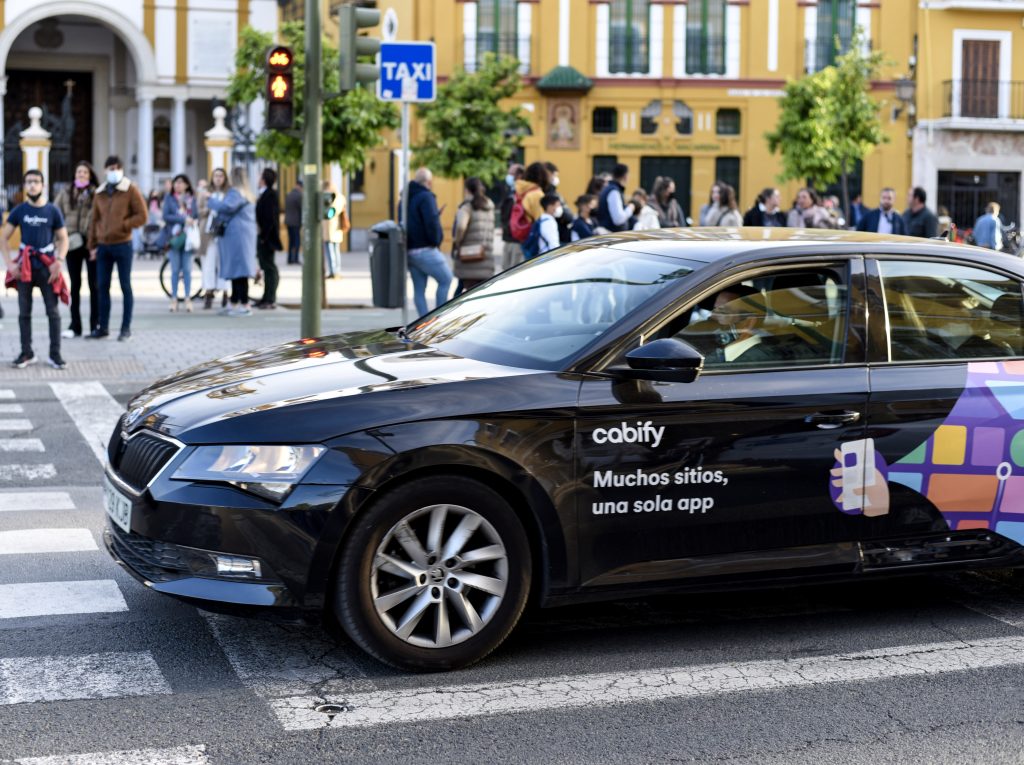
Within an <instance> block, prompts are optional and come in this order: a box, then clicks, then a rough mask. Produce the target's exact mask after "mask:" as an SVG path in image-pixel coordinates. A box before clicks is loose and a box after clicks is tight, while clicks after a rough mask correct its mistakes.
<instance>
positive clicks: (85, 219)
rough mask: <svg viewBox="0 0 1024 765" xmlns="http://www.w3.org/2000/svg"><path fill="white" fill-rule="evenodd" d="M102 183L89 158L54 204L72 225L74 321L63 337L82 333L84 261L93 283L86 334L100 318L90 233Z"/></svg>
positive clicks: (70, 269)
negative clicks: (89, 239) (96, 196)
mask: <svg viewBox="0 0 1024 765" xmlns="http://www.w3.org/2000/svg"><path fill="white" fill-rule="evenodd" d="M99 185H100V183H99V180H98V179H97V178H96V173H95V171H94V170H93V169H92V165H90V164H89V163H88V162H86V161H84V160H83V161H81V162H79V163H78V164H77V165H76V166H75V180H74V182H73V183H72V184H71V185H70V186H68V187H65V188H64V190H63V191H61V192H60V193H59V194H58V195H57V200H56V202H54V204H56V205H57V209H59V210H60V212H61V215H63V216H64V222H65V224H67V229H68V258H67V261H68V273H69V274H70V276H71V325H70V326H69V327H68V328H67V329H66V330H64V332H63V334H62V337H66V338H71V337H81V336H82V331H83V326H82V307H81V306H82V265H83V264H84V265H85V274H86V279H87V281H88V284H89V325H88V328H85V330H84V331H85V332H86V334H88V333H89V332H92V331H93V330H94V329H96V322H97V321H98V318H99V313H100V311H99V300H100V295H99V290H98V288H97V285H96V259H95V258H93V257H92V256H91V255H90V254H89V248H88V247H86V237H87V236H88V235H89V223H90V222H91V221H92V199H93V197H94V196H95V194H96V188H97V187H98V186H99Z"/></svg>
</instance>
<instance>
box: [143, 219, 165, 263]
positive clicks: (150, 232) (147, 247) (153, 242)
mask: <svg viewBox="0 0 1024 765" xmlns="http://www.w3.org/2000/svg"><path fill="white" fill-rule="evenodd" d="M162 228H163V226H162V225H161V224H159V223H147V224H146V225H145V226H143V227H142V254H143V255H148V256H149V257H151V258H158V257H160V256H161V255H162V254H163V251H164V248H163V246H162V245H161V243H160V230H161V229H162Z"/></svg>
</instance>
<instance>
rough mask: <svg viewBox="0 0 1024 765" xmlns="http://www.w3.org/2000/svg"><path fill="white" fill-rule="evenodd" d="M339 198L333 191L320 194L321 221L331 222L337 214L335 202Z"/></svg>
mask: <svg viewBox="0 0 1024 765" xmlns="http://www.w3.org/2000/svg"><path fill="white" fill-rule="evenodd" d="M337 198H338V195H337V194H335V193H334V192H333V191H321V192H320V220H331V219H332V218H333V217H334V216H335V215H336V214H337V212H338V211H337V210H336V209H334V200H335V199H337Z"/></svg>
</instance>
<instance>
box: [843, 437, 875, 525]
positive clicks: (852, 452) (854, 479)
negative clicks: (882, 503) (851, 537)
mask: <svg viewBox="0 0 1024 765" xmlns="http://www.w3.org/2000/svg"><path fill="white" fill-rule="evenodd" d="M841 455H842V467H843V509H844V510H846V511H847V512H849V511H851V510H863V509H864V508H865V507H870V506H871V503H870V502H869V501H868V498H867V492H866V491H865V489H867V487H869V486H874V485H875V481H876V480H877V479H878V477H877V475H876V473H877V471H876V470H875V439H873V438H862V439H860V440H858V441H847V442H846V443H844V444H843V446H842V450H841Z"/></svg>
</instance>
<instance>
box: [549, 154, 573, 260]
mask: <svg viewBox="0 0 1024 765" xmlns="http://www.w3.org/2000/svg"><path fill="white" fill-rule="evenodd" d="M544 167H546V168H547V171H548V174H549V176H550V177H551V184H550V185H549V186H548V187H547V189H545V191H546V192H547V193H548V194H554V195H555V196H556V197H558V201H559V203H560V204H561V205H562V215H561V217H559V218H558V219H557V220H556V221H555V222H556V223H557V224H558V241H559V242H561V243H562V244H568V243H569V242H571V241H572V220H573V215H572V212H570V210H569V204H568V203H567V202H566V201H565V197H563V196H562V195H561V193H559V191H558V186H559V184H560V183H561V179H560V178H559V177H558V168H557V167H556V166H555V163H554V162H545V163H544Z"/></svg>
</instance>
